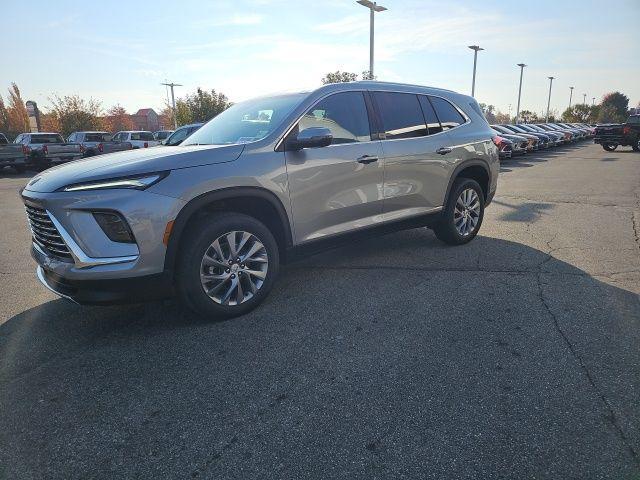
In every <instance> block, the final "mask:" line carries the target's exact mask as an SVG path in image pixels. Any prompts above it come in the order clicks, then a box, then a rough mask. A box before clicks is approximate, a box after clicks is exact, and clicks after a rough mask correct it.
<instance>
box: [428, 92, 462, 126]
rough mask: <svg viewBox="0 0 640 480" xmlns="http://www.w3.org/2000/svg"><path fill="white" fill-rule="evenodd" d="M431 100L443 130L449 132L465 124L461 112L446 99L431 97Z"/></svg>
mask: <svg viewBox="0 0 640 480" xmlns="http://www.w3.org/2000/svg"><path fill="white" fill-rule="evenodd" d="M429 99H430V100H431V104H432V105H433V108H435V110H436V114H437V115H438V118H439V119H440V124H441V125H442V129H443V130H448V129H450V128H454V127H457V126H458V125H462V124H463V123H465V121H466V120H465V119H464V117H463V116H462V115H460V112H458V110H457V109H456V108H455V107H454V106H453V105H451V104H450V103H449V102H447V101H446V100H445V99H444V98H440V97H431V96H430V97H429Z"/></svg>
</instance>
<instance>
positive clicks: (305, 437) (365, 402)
mask: <svg viewBox="0 0 640 480" xmlns="http://www.w3.org/2000/svg"><path fill="white" fill-rule="evenodd" d="M501 170H502V172H501V175H500V181H499V187H498V194H497V196H496V198H495V201H494V203H493V204H492V205H491V206H490V207H489V208H488V209H487V211H486V216H485V220H484V224H483V226H482V229H481V232H480V235H479V236H478V237H477V238H476V239H475V240H474V241H473V242H471V243H470V244H469V245H466V246H463V247H456V248H450V247H445V246H443V245H442V244H440V243H439V242H438V241H437V240H436V239H435V237H434V236H433V234H432V233H431V232H429V231H428V230H425V229H420V230H411V231H405V232H400V233H395V234H389V235H385V236H381V237H377V238H371V239H369V240H367V241H362V242H358V243H357V244H352V245H347V246H344V247H341V248H338V249H335V250H330V251H326V252H323V253H320V254H317V255H314V256H312V257H308V258H306V259H304V260H301V261H299V262H296V263H294V264H291V265H288V266H286V267H284V268H283V271H282V275H281V278H280V281H279V283H278V285H277V286H276V288H275V289H274V291H273V293H272V294H271V296H270V297H269V298H268V300H267V301H266V302H265V304H264V305H263V306H262V307H261V308H259V309H257V310H256V311H254V312H252V313H251V314H249V315H247V316H246V317H243V318H241V319H236V320H231V321H225V322H207V321H203V320H200V319H197V318H194V317H193V316H192V315H190V314H188V313H186V312H185V311H183V310H182V309H181V308H180V306H179V305H177V304H176V303H174V302H163V303H154V304H149V305H136V306H125V307H108V308H100V307H78V306H75V305H72V304H69V303H66V302H65V301H62V300H58V299H56V298H55V297H54V296H53V295H51V294H50V293H48V292H47V291H46V290H44V289H43V288H41V287H40V286H39V284H38V283H37V280H36V279H35V276H34V274H33V270H34V266H33V263H32V261H31V259H30V257H29V256H28V254H27V251H28V242H29V234H28V231H27V227H26V224H25V220H24V214H23V210H22V206H21V204H20V202H19V200H18V197H17V195H16V191H17V188H18V187H19V186H20V185H22V184H24V183H25V181H26V177H19V176H15V175H13V174H11V173H9V172H8V171H2V172H1V175H2V176H1V177H0V199H1V200H2V205H3V207H2V208H3V221H4V222H3V223H4V229H3V230H2V231H1V232H0V236H1V238H2V245H3V247H4V248H3V249H2V251H1V252H0V273H1V275H0V282H2V283H1V286H2V302H0V478H11V479H22V478H25V479H38V478H47V479H55V478H60V479H62V478H64V479H70V478H79V479H80V478H108V479H115V478H238V479H248V478H267V477H268V478H345V479H357V478H363V479H365V478H366V479H375V478H393V479H398V478H407V479H413V478H480V479H491V478H536V479H542V478H563V479H570V478H576V479H578V478H579V479H591V478H594V479H595V478H616V479H625V478H637V476H638V475H640V407H638V405H640V351H639V345H640V296H639V295H640V240H639V236H638V232H639V223H638V222H639V221H640V154H636V153H632V152H631V151H625V150H619V151H616V152H605V151H604V150H602V148H600V147H599V146H597V145H582V146H575V147H569V148H565V149H561V150H558V151H552V152H546V153H540V154H536V155H528V156H525V157H519V158H517V159H512V160H507V161H505V162H503V166H502V169H501Z"/></svg>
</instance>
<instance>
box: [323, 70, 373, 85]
mask: <svg viewBox="0 0 640 480" xmlns="http://www.w3.org/2000/svg"><path fill="white" fill-rule="evenodd" d="M363 73H364V72H363ZM366 73H369V72H366ZM356 80H358V74H357V73H351V72H341V71H340V70H336V71H335V72H329V73H327V74H326V75H325V76H324V77H322V80H321V81H322V83H323V85H326V84H327V83H346V82H355V81H356Z"/></svg>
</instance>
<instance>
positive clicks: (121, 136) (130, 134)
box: [113, 130, 160, 149]
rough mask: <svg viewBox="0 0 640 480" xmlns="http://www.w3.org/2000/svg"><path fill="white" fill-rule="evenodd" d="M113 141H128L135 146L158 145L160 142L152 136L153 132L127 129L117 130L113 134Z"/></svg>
mask: <svg viewBox="0 0 640 480" xmlns="http://www.w3.org/2000/svg"><path fill="white" fill-rule="evenodd" d="M113 141H114V142H129V143H130V144H131V145H132V147H133V148H134V149H135V148H148V147H155V146H156V145H160V142H159V141H157V140H156V139H154V138H153V133H151V132H146V131H144V130H128V131H122V132H118V133H116V134H115V135H114V136H113Z"/></svg>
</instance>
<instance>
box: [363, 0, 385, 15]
mask: <svg viewBox="0 0 640 480" xmlns="http://www.w3.org/2000/svg"><path fill="white" fill-rule="evenodd" d="M357 3H359V4H360V5H362V6H363V7H367V8H369V9H371V10H374V11H376V12H384V11H385V10H386V9H387V7H383V6H382V5H378V4H377V3H376V2H371V1H369V0H357Z"/></svg>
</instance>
